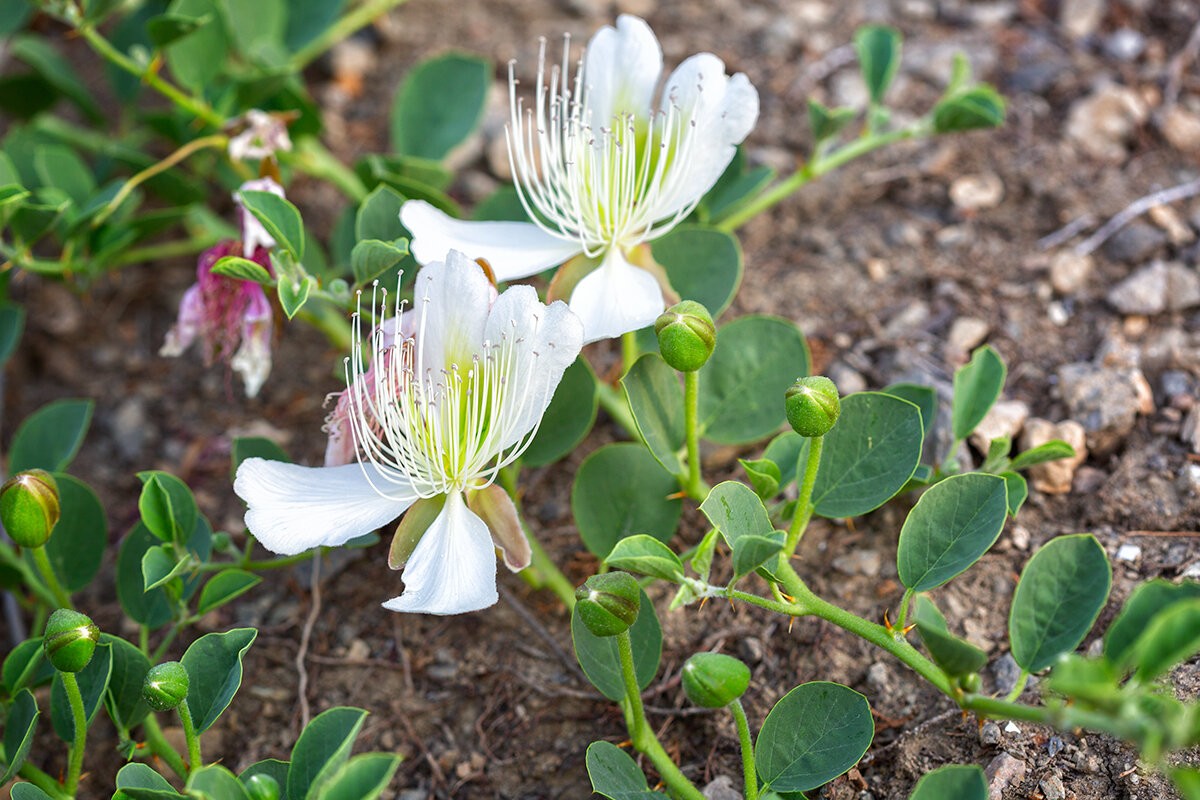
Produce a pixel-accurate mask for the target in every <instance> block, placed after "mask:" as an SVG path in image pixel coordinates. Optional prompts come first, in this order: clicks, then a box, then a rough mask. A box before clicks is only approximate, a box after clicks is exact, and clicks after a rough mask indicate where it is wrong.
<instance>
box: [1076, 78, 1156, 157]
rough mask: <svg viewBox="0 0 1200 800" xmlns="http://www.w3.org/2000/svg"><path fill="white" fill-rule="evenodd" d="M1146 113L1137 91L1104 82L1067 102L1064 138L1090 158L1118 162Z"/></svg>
mask: <svg viewBox="0 0 1200 800" xmlns="http://www.w3.org/2000/svg"><path fill="white" fill-rule="evenodd" d="M1148 114H1149V112H1148V109H1147V108H1146V103H1145V101H1143V100H1142V98H1141V96H1140V95H1138V94H1137V92H1135V91H1133V90H1132V89H1130V88H1128V87H1125V86H1118V85H1116V84H1107V85H1104V86H1101V87H1100V88H1098V89H1096V91H1094V92H1092V94H1090V95H1088V96H1087V97H1085V98H1084V99H1082V100H1079V101H1077V102H1076V103H1075V105H1073V106H1071V112H1070V114H1069V116H1068V118H1067V138H1068V139H1070V140H1071V141H1072V142H1074V144H1075V145H1076V146H1077V147H1078V148H1079V149H1080V150H1082V151H1083V152H1084V153H1086V154H1087V155H1089V156H1091V157H1092V158H1095V159H1097V160H1099V161H1107V162H1110V163H1114V164H1119V163H1121V162H1122V161H1124V160H1125V157H1126V155H1127V153H1126V151H1125V143H1126V142H1127V141H1129V139H1131V138H1132V137H1133V135H1134V133H1135V132H1136V131H1137V129H1138V128H1139V127H1140V126H1141V125H1142V124H1143V123H1144V122H1145V121H1146V118H1147V116H1148Z"/></svg>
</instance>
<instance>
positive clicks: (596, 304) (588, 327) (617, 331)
mask: <svg viewBox="0 0 1200 800" xmlns="http://www.w3.org/2000/svg"><path fill="white" fill-rule="evenodd" d="M664 307H665V306H664V304H663V296H662V288H661V287H660V286H659V285H658V281H657V280H655V278H654V276H653V275H651V274H650V273H649V272H647V271H646V270H644V269H639V268H637V267H635V266H633V265H632V264H630V263H629V262H628V261H626V260H625V257H624V256H623V255H622V254H621V251H620V248H617V247H612V248H609V250H608V253H606V254H605V256H604V262H603V263H602V264H601V265H600V267H599V268H598V269H596V270H594V271H592V272H590V273H589V274H588V275H586V276H585V277H584V278H583V280H581V281H580V282H579V284H578V285H577V286H576V287H575V291H574V292H572V293H571V310H572V311H574V312H575V314H576V315H577V316H578V317H579V319H580V320H582V321H583V335H584V342H585V343H588V342H595V341H598V340H600V339H610V338H612V337H614V336H620V335H621V334H623V333H628V332H629V331H636V330H638V329H640V328H644V327H646V326H647V325H651V324H653V322H654V320H656V319H658V315H659V314H661V313H662V312H663V309H664Z"/></svg>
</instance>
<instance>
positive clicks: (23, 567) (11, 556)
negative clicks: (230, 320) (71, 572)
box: [0, 544, 59, 608]
mask: <svg viewBox="0 0 1200 800" xmlns="http://www.w3.org/2000/svg"><path fill="white" fill-rule="evenodd" d="M0 563H3V564H4V565H5V566H7V567H10V568H11V569H14V570H16V571H17V572H19V573H21V583H22V584H23V585H24V586H25V587H26V588H28V589H29V591H31V592H33V593H34V594H35V595H37V598H38V600H40V601H41V602H42V603H44V604H45V605H48V606H50V607H52V608H57V607H58V606H59V602H58V598H57V597H55V596H54V594H53V593H51V592H50V590H48V589H47V588H46V587H45V586H43V585H42V582H41V581H40V580H38V578H37V576H36V575H35V574H34V570H33V569H31V568H30V567H29V563H28V562H27V561H25V559H23V558H21V557H20V556H19V555H17V554H16V553H14V552H13V551H12V550H11V549H9V547H8V546H7V545H5V544H0ZM51 574H53V570H52V571H51Z"/></svg>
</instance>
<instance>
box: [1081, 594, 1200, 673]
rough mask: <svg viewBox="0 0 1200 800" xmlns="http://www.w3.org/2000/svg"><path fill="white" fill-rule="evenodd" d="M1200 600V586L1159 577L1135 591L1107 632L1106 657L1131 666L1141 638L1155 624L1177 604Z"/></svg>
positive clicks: (1105, 642) (1105, 637) (1116, 662)
mask: <svg viewBox="0 0 1200 800" xmlns="http://www.w3.org/2000/svg"><path fill="white" fill-rule="evenodd" d="M1197 598H1200V583H1197V582H1195V581H1184V582H1182V583H1171V582H1170V581H1167V580H1163V579H1161V578H1157V579H1155V580H1152V581H1147V582H1146V583H1143V584H1142V585H1140V586H1138V587H1137V588H1136V589H1134V590H1133V594H1131V595H1130V596H1129V599H1128V600H1126V601H1125V605H1124V606H1122V608H1121V612H1120V613H1119V614H1117V618H1116V619H1114V620H1113V621H1112V624H1111V625H1109V626H1108V630H1107V631H1105V633H1104V657H1105V658H1107V659H1108V660H1109V661H1111V662H1112V663H1113V664H1115V665H1117V666H1121V665H1124V664H1127V663H1128V660H1129V658H1128V657H1129V655H1130V653H1131V652H1132V648H1133V646H1134V644H1135V643H1136V642H1137V640H1138V638H1139V637H1141V636H1142V634H1143V633H1145V631H1146V629H1147V628H1148V627H1149V625H1150V623H1151V621H1152V620H1153V619H1154V618H1155V617H1156V616H1157V615H1158V614H1160V613H1162V612H1164V611H1166V610H1167V609H1168V608H1170V607H1171V606H1173V605H1175V604H1176V603H1182V602H1186V601H1188V600H1194V599H1197Z"/></svg>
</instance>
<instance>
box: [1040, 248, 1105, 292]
mask: <svg viewBox="0 0 1200 800" xmlns="http://www.w3.org/2000/svg"><path fill="white" fill-rule="evenodd" d="M1094 264H1095V262H1094V261H1093V260H1092V257H1091V256H1080V255H1076V254H1075V253H1074V251H1072V250H1062V251H1059V252H1058V253H1057V254H1056V255H1055V256H1054V259H1053V260H1052V261H1051V262H1050V285H1051V286H1053V287H1054V291H1056V292H1058V293H1059V294H1061V295H1072V294H1075V293H1076V292H1078V291H1080V290H1081V289H1083V288H1084V287H1085V286H1087V284H1088V279H1089V278H1090V277H1091V276H1092V268H1093V266H1094Z"/></svg>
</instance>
